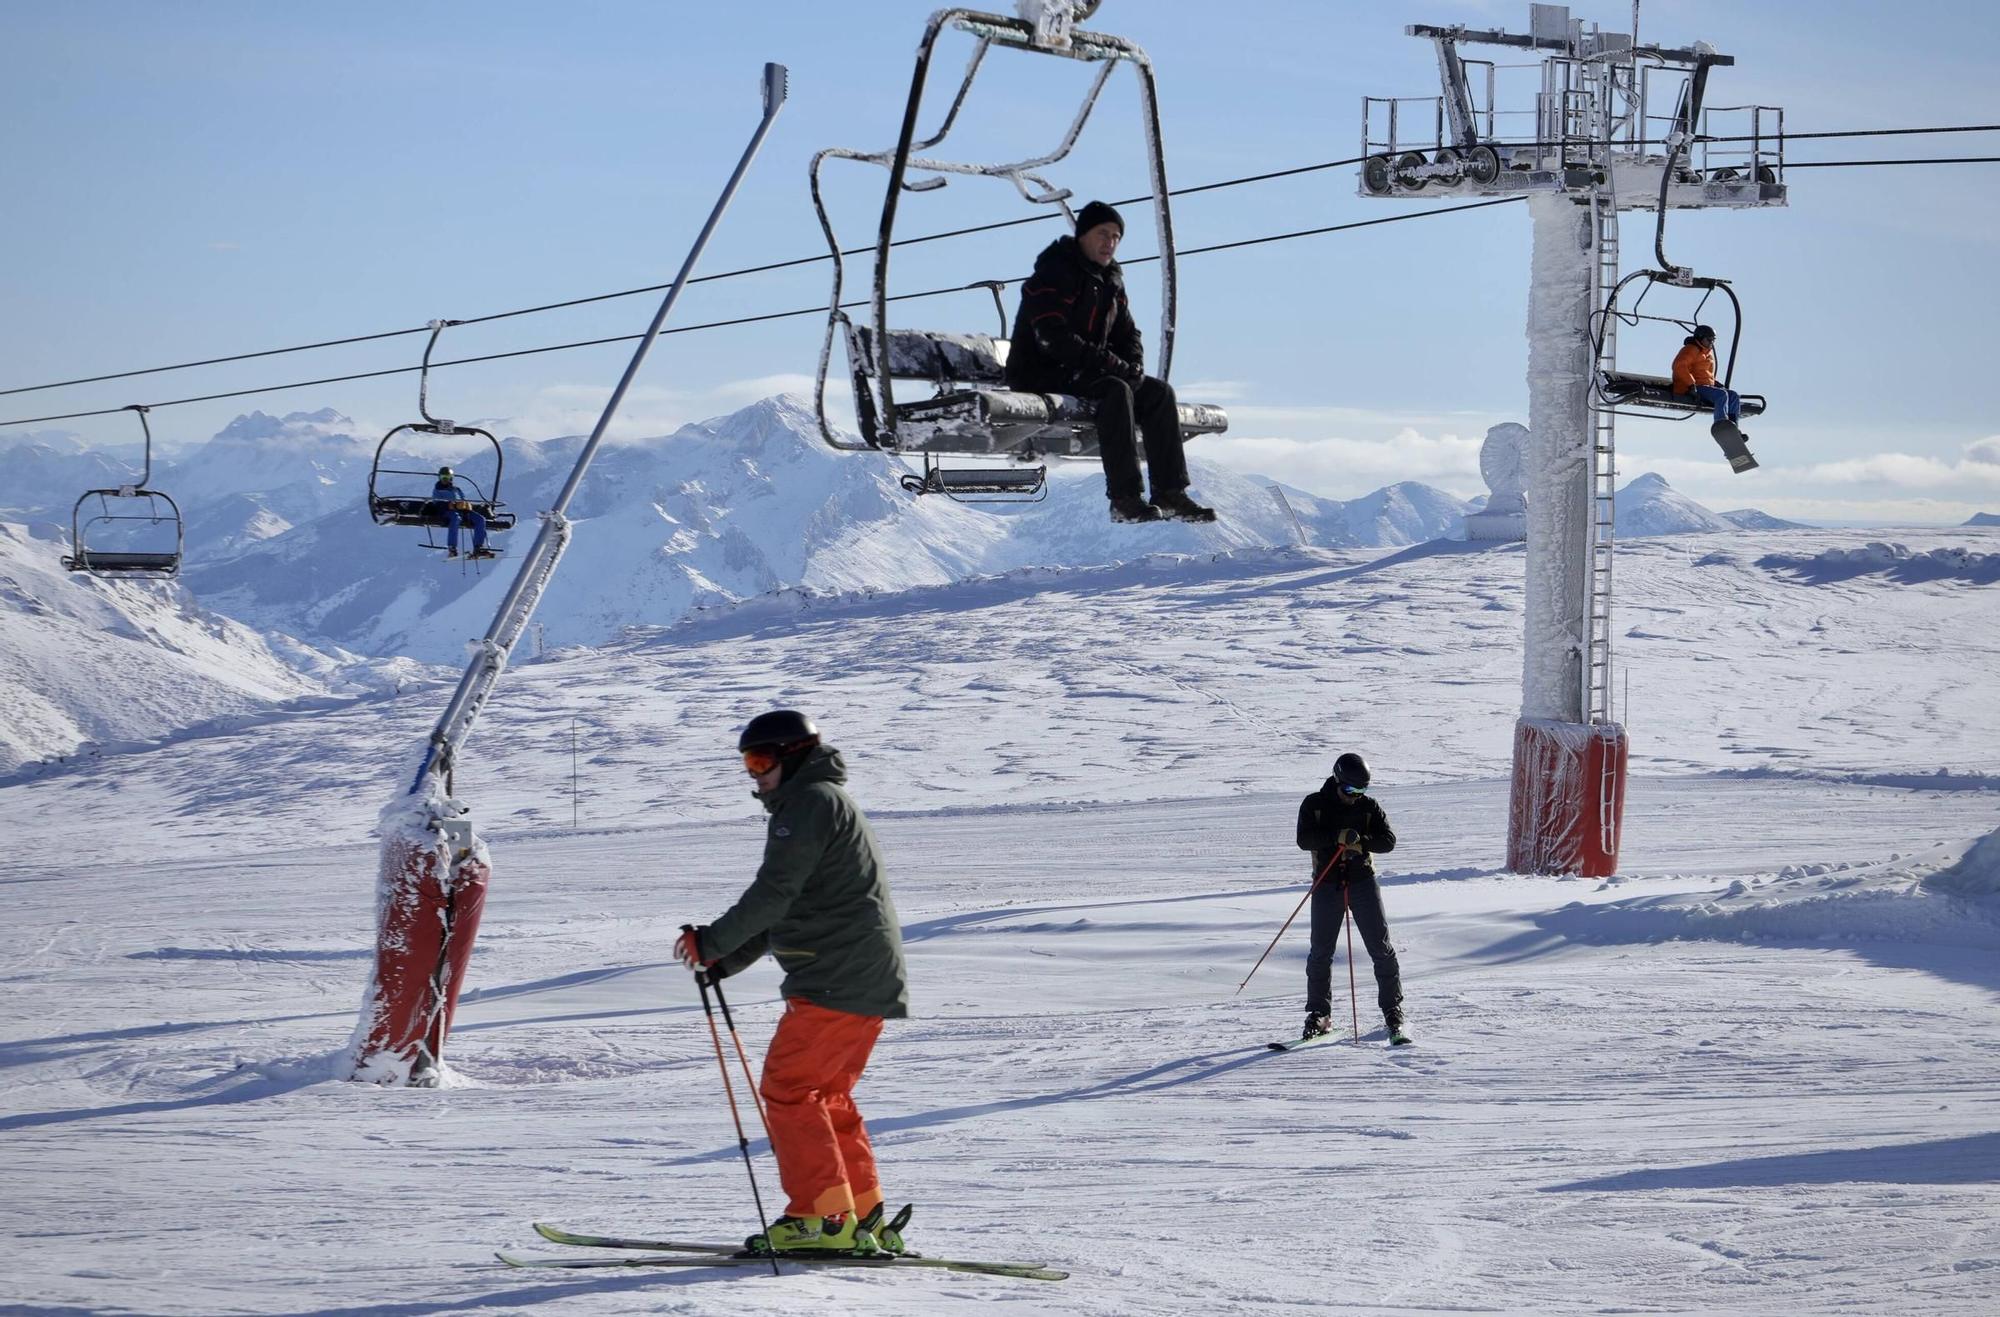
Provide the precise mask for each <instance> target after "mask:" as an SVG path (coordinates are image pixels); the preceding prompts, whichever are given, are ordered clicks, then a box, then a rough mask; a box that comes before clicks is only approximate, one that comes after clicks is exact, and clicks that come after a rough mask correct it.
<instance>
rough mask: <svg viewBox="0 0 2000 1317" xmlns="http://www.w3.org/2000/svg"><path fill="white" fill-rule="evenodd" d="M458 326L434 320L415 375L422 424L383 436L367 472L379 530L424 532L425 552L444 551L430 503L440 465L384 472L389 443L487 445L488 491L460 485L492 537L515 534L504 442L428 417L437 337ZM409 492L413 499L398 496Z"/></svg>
mask: <svg viewBox="0 0 2000 1317" xmlns="http://www.w3.org/2000/svg"><path fill="white" fill-rule="evenodd" d="M458 323H460V322H459V321H456V320H433V321H431V324H430V330H431V336H430V339H429V341H428V342H426V343H425V344H424V357H423V363H422V365H420V366H419V367H418V374H417V414H418V415H420V416H422V417H423V418H424V419H423V420H421V421H412V422H410V423H408V424H405V425H399V426H397V427H395V428H394V429H392V430H390V431H389V433H387V434H385V435H383V436H382V442H380V443H378V444H376V445H375V461H374V464H373V465H371V466H370V467H369V468H368V516H369V519H370V520H372V521H373V522H374V523H375V524H376V525H378V526H420V527H423V528H424V531H425V535H424V547H425V548H430V549H442V548H444V547H445V545H444V544H443V543H441V542H440V541H439V540H438V538H437V536H436V535H435V534H432V533H431V532H432V531H434V530H436V529H438V528H440V527H443V526H444V525H445V524H446V519H445V514H444V511H443V509H442V508H441V507H440V506H439V504H438V500H436V499H434V498H432V497H431V493H430V491H431V488H432V486H433V485H434V484H435V483H436V480H437V471H438V466H441V465H444V463H442V462H440V463H437V464H434V465H432V466H429V467H421V468H419V467H398V466H384V465H383V461H384V460H385V458H386V459H388V460H391V461H393V460H395V459H394V458H390V457H389V441H390V440H392V439H394V438H395V437H396V436H397V435H399V434H405V433H407V434H412V435H436V436H440V437H444V436H455V435H465V436H467V437H469V438H474V439H484V440H485V441H486V446H487V447H489V448H491V449H492V450H493V481H492V484H491V485H490V486H482V485H481V484H480V483H479V481H478V480H476V479H474V478H473V477H471V476H468V475H465V474H463V473H461V472H457V471H454V475H455V476H456V478H457V480H458V482H459V483H460V484H462V485H465V486H469V487H470V491H471V493H472V494H473V497H472V498H470V499H467V500H465V501H466V502H468V503H470V504H471V505H472V507H473V508H474V509H475V510H476V511H478V513H479V514H480V515H481V516H483V517H484V518H486V529H487V530H488V531H489V532H498V531H507V530H512V529H514V523H515V517H514V514H513V513H511V512H509V511H507V509H506V505H505V504H503V503H501V501H500V475H501V472H502V470H503V469H504V468H505V467H506V464H507V463H506V456H505V454H503V453H502V452H501V450H500V441H499V440H498V439H496V438H494V437H493V434H492V432H491V431H488V430H482V429H480V428H479V427H478V426H476V425H459V424H456V423H455V422H452V421H448V420H441V419H439V418H438V417H435V416H432V415H431V413H430V378H431V353H432V352H434V351H435V350H436V349H437V342H438V335H439V334H442V333H443V332H444V331H445V330H446V329H449V328H450V327H451V326H453V325H456V324H458ZM402 489H407V490H409V491H410V492H409V493H401V492H398V491H399V490H402Z"/></svg>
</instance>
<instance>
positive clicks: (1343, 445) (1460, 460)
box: [1192, 427, 1486, 498]
mask: <svg viewBox="0 0 2000 1317" xmlns="http://www.w3.org/2000/svg"><path fill="white" fill-rule="evenodd" d="M1484 442H1485V436H1484V435H1482V436H1481V437H1480V438H1478V439H1464V438H1460V437H1459V436H1457V435H1454V434H1443V435H1436V436H1431V435H1425V434H1422V433H1419V432H1418V431H1416V430H1414V429H1411V428H1408V427H1405V428H1404V429H1403V430H1401V431H1400V432H1398V433H1397V434H1396V435H1395V436H1394V437H1393V438H1390V439H1385V440H1371V439H1345V438H1324V439H1290V438H1283V437H1279V436H1260V435H1246V436H1240V437H1239V436H1236V435H1233V434H1232V435H1225V436H1223V437H1222V438H1220V439H1204V440H1201V441H1199V442H1198V444H1197V446H1196V447H1195V448H1194V449H1193V450H1192V451H1193V452H1194V453H1195V454H1196V455H1197V456H1200V457H1203V458H1206V459H1208V460H1209V461H1212V462H1218V463H1220V464H1221V465H1223V466H1227V467H1231V468H1233V469H1235V470H1238V471H1243V472H1248V473H1253V474H1256V475H1264V476H1269V477H1271V478H1272V479H1274V480H1282V481H1284V482H1285V483H1286V484H1288V485H1296V486H1297V487H1299V488H1300V489H1304V490H1308V491H1310V492H1312V493H1315V494H1321V495H1324V496H1326V497H1328V498H1356V497H1359V496H1360V495H1362V494H1366V493H1368V492H1369V491H1370V490H1375V489H1379V488H1381V487H1382V486H1383V485H1392V484H1395V483H1396V482H1397V481H1401V480H1418V481H1422V482H1423V483H1425V484H1427V485H1437V486H1439V487H1441V488H1444V489H1447V490H1449V491H1451V492H1452V493H1454V494H1459V495H1461V496H1467V497H1469V496H1471V495H1473V494H1481V493H1484V492H1485V491H1486V482H1485V481H1484V480H1483V479H1481V478H1480V475H1479V446H1480V444H1482V443H1484Z"/></svg>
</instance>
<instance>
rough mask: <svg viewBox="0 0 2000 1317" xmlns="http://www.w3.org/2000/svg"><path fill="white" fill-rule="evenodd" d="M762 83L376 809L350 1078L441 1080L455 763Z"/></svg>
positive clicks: (452, 957)
mask: <svg viewBox="0 0 2000 1317" xmlns="http://www.w3.org/2000/svg"><path fill="white" fill-rule="evenodd" d="M760 85H761V88H762V90H763V100H764V117H763V118H762V119H761V120H760V121H759V122H758V124H757V130H756V132H755V133H753V134H752V135H751V138H750V144H749V145H748V146H747V147H745V148H744V150H743V155H742V158H741V159H739V160H738V161H737V162H736V171H735V172H734V173H732V174H731V175H730V176H729V181H728V182H727V183H725V184H724V185H723V188H722V195H721V196H720V197H718V198H717V199H716V202H715V206H714V208H713V209H712V210H710V211H709V214H708V222H707V223H705V224H703V225H702V228H701V232H700V233H698V234H696V235H695V240H694V245H693V246H692V247H690V248H689V249H688V254H687V257H686V259H685V260H683V261H682V262H681V269H680V273H679V274H678V275H676V276H675V277H674V282H673V284H672V286H671V287H669V288H668V289H667V294H666V296H665V297H664V298H662V299H661V300H660V305H659V309H658V310H656V311H655V312H654V313H653V321H652V323H651V324H650V325H648V326H647V327H646V332H645V333H643V334H641V335H640V336H639V343H638V346H637V347H635V348H633V349H632V359H631V360H630V361H628V362H627V363H626V365H625V373H624V374H623V375H621V376H619V378H618V383H617V386H616V387H614V388H613V389H612V390H611V396H610V397H609V398H608V399H606V400H605V403H604V410H603V411H602V412H600V413H599V414H598V417H597V424H596V425H595V426H594V427H592V429H591V431H590V437H589V438H588V439H586V440H585V441H584V444H583V447H582V449H580V450H579V451H578V453H577V457H576V463H575V465H574V466H572V467H571V468H570V473H569V479H568V480H567V481H566V482H565V483H564V484H563V487H562V490H561V492H560V493H558V494H557V495H556V500H555V505H554V506H553V507H551V508H550V509H549V510H548V511H547V512H545V513H543V514H542V528H541V530H540V531H538V532H537V533H536V535H535V542H534V544H533V545H531V546H530V547H529V549H528V552H527V553H526V554H525V555H523V556H522V559H521V569H520V571H519V572H517V573H516V574H515V577H514V582H513V584H512V585H510V586H509V587H508V589H507V594H506V597H505V598H503V599H502V600H501V601H500V606H499V608H498V609H496V610H495V611H494V614H493V622H492V624H491V625H490V626H489V627H488V628H487V631H486V635H485V637H484V639H482V640H479V641H477V642H476V643H474V644H473V645H472V646H471V649H472V659H471V662H469V663H468V664H466V668H465V673H464V675H463V676H461V677H460V678H459V682H458V687H457V689H456V690H455V691H453V692H452V697H451V702H450V703H449V704H447V705H446V706H445V710H444V713H443V714H441V715H440V716H439V718H438V722H437V726H436V727H435V728H434V729H432V731H431V737H430V742H429V744H428V745H427V746H426V747H425V749H424V755H423V761H422V763H420V764H419V765H418V767H417V771H416V776H415V778H414V779H413V780H412V782H411V783H410V788H409V791H408V792H407V793H406V794H405V795H404V796H403V797H402V798H400V799H398V800H397V801H395V802H394V803H392V804H391V805H390V806H389V807H388V808H387V809H385V810H383V812H382V825H381V833H382V861H381V868H380V870H379V873H378V876H377V878H376V887H375V907H376V908H375V928H376V934H375V971H374V974H373V976H372V977H371V978H370V980H369V984H368V991H367V993H366V995H365V996H364V997H363V999H362V1004H361V1022H360V1023H359V1024H358V1025H357V1026H356V1027H355V1030H354V1039H353V1043H352V1044H351V1045H350V1047H349V1056H350V1059H351V1062H352V1069H351V1071H350V1077H351V1078H353V1079H357V1080H368V1081H373V1082H376V1083H382V1084H399V1085H401V1084H407V1085H419V1086H422V1085H436V1084H440V1083H442V1082H443V1081H444V1040H445V1037H446V1036H447V1035H448V1034H449V1033H450V1032H451V1021H452V1014H453V1012H454V1011H455V1010H456V1009H457V1006H458V990H459V986H460V985H461V984H462V983H463V982H464V981H465V969H466V966H467V964H468V963H470V961H471V959H472V943H473V938H474V936H475V935H476V934H477V933H478V931H479V916H480V913H481V911H482V910H483V909H484V907H485V904H486V886H487V882H488V880H489V879H490V878H491V877H492V863H491V861H490V859H489V858H488V856H487V853H486V847H485V845H484V844H483V843H482V842H481V841H480V840H479V837H478V835H477V834H476V833H474V832H473V829H472V819H471V811H470V810H469V809H467V808H466V806H465V805H464V804H463V803H462V802H461V801H459V800H457V799H455V798H454V797H453V796H452V794H451V777H452V772H453V769H454V767H455V766H456V761H457V758H458V754H459V751H460V749H461V748H462V747H463V746H464V744H465V742H466V739H467V738H468V737H469V736H470V735H471V734H472V727H473V724H474V723H475V722H476V721H477V720H478V718H479V713H480V710H481V709H483V708H484V707H485V705H486V701H487V699H488V698H489V697H490V696H491V695H492V694H493V690H494V688H495V687H496V686H497V685H498V683H499V681H500V676H501V674H502V673H504V672H505V671H506V670H507V660H508V658H509V656H511V655H512V654H513V652H514V646H515V645H516V644H518V643H519V642H520V639H521V636H522V634H523V633H524V632H525V631H526V630H527V627H528V624H529V621H530V620H531V618H532V617H533V615H534V611H535V606H536V605H537V604H538V603H539V602H540V600H541V597H542V595H543V593H544V592H545V591H546V590H547V589H548V586H549V581H550V579H551V578H552V577H553V576H554V575H555V570H556V566H557V564H558V563H560V562H561V561H562V555H563V549H564V547H565V546H566V545H567V544H568V543H569V535H570V520H569V516H568V511H569V504H570V500H571V499H572V498H574V497H575V496H576V491H577V487H578V486H579V485H581V484H582V483H583V477H584V473H585V472H586V471H588V470H589V469H590V462H591V459H592V457H594V456H595V455H596V453H597V449H598V446H599V445H600V444H602V443H603V442H604V436H605V433H606V432H607V431H608V430H609V429H610V427H611V421H612V418H613V417H615V416H616V415H617V414H618V408H619V405H620V404H621V403H623V402H624V400H625V394H626V392H627V391H628V390H629V389H630V388H631V387H632V381H633V380H635V379H637V378H638V375H639V368H640V366H642V365H644V364H645V361H646V354H647V353H648V352H649V351H651V349H652V346H653V343H654V341H655V340H656V339H658V338H659V335H660V330H661V328H662V327H663V326H664V325H665V324H666V322H667V317H668V316H669V315H671V314H672V313H673V309H674V304H675V303H677V302H678V301H679V300H680V296H681V291H682V290H683V289H685V288H686V287H687V285H688V281H689V279H690V278H691V277H692V276H693V274H694V270H695V266H696V264H697V263H698V262H699V261H700V260H701V254H702V252H703V251H704V250H706V249H707V247H708V240H709V238H711V237H712V236H714V233H715V229H716V226H717V225H718V224H720V223H721V222H722V217H723V215H724V213H725V212H727V211H728V209H729V203H730V200H731V199H732V198H734V197H735V195H736V189H737V187H738V185H739V184H741V183H742V182H743V175H744V174H745V173H747V172H748V171H749V169H750V162H751V161H752V160H755V159H756V158H757V151H758V148H760V147H761V146H763V144H764V138H765V137H766V136H767V135H768V134H769V133H770V131H771V125H772V123H773V122H775V121H776V119H777V117H778V110H779V108H780V107H781V106H782V105H783V104H784V103H785V92H786V74H785V68H784V66H783V65H782V64H766V65H765V66H764V74H763V78H762V80H761V83H760Z"/></svg>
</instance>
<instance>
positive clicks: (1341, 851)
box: [1236, 846, 1347, 993]
mask: <svg viewBox="0 0 2000 1317" xmlns="http://www.w3.org/2000/svg"><path fill="white" fill-rule="evenodd" d="M1345 854H1347V847H1345V846H1336V847H1334V848H1333V858H1332V859H1330V860H1328V861H1327V862H1326V867H1325V868H1324V869H1321V870H1320V871H1319V877H1317V878H1315V879H1313V881H1312V886H1311V887H1308V888H1306V894H1305V895H1304V896H1302V897H1300V898H1299V903H1298V904H1297V905H1295V906H1293V907H1292V913H1291V914H1289V915H1287V916H1285V922H1284V923H1282V924H1280V925H1278V937H1274V938H1272V939H1271V946H1269V947H1265V948H1264V955H1263V956H1259V957H1257V963H1256V964H1255V965H1252V966H1251V967H1250V972H1249V973H1248V974H1245V975H1244V976H1243V982H1241V983H1239V984H1237V985H1236V991H1237V992H1238V993H1241V992H1242V991H1243V989H1245V988H1247V987H1249V986H1250V980H1251V979H1252V978H1254V977H1255V976H1256V974H1257V971H1258V970H1259V969H1261V968H1262V967H1263V965H1264V957H1265V956H1268V955H1270V954H1271V948H1272V947H1275V946H1277V945H1278V938H1279V937H1283V936H1284V935H1285V930H1286V929H1288V928H1290V927H1291V926H1292V921H1293V920H1294V919H1297V918H1298V917H1299V911H1301V910H1303V909H1305V908H1306V902H1307V901H1310V900H1312V894H1313V893H1314V892H1317V891H1318V890H1319V885H1320V883H1321V881H1322V880H1324V879H1325V877H1326V876H1327V875H1328V874H1330V873H1332V872H1333V866H1334V865H1336V864H1338V863H1340V857H1341V856H1343V855H1345Z"/></svg>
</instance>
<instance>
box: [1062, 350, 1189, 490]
mask: <svg viewBox="0 0 2000 1317" xmlns="http://www.w3.org/2000/svg"><path fill="white" fill-rule="evenodd" d="M1077 396H1078V397H1080V398H1082V399H1084V400H1085V401H1086V402H1089V403H1090V404H1091V405H1092V407H1093V408H1094V409H1095V411H1096V414H1097V449H1098V453H1099V455H1100V456H1102V457H1103V459H1104V493H1105V496H1106V497H1108V498H1112V499H1121V498H1138V497H1140V496H1141V495H1142V494H1144V493H1145V489H1146V487H1145V486H1144V485H1143V484H1141V483H1140V480H1139V439H1140V438H1141V437H1143V438H1144V440H1145V444H1146V469H1147V470H1148V471H1150V472H1151V473H1152V477H1153V497H1154V498H1159V497H1160V496H1161V495H1163V494H1175V493H1179V492H1180V491H1181V490H1184V489H1186V488H1187V487H1188V470H1187V454H1186V453H1184V452H1182V451H1181V419H1180V416H1181V414H1180V407H1179V405H1178V404H1177V403H1176V402H1175V399H1174V386H1173V385H1171V384H1169V383H1167V382H1166V381H1165V380H1156V379H1154V378H1153V377H1152V376H1151V375H1148V376H1146V377H1145V378H1144V379H1142V380H1140V381H1139V382H1138V383H1137V384H1129V383H1127V382H1126V381H1124V380H1122V379H1119V378H1117V377H1116V376H1106V377H1105V378H1103V379H1101V380H1099V381H1097V382H1096V383H1095V384H1090V385H1086V386H1085V387H1084V388H1082V389H1080V390H1078V392H1077Z"/></svg>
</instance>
